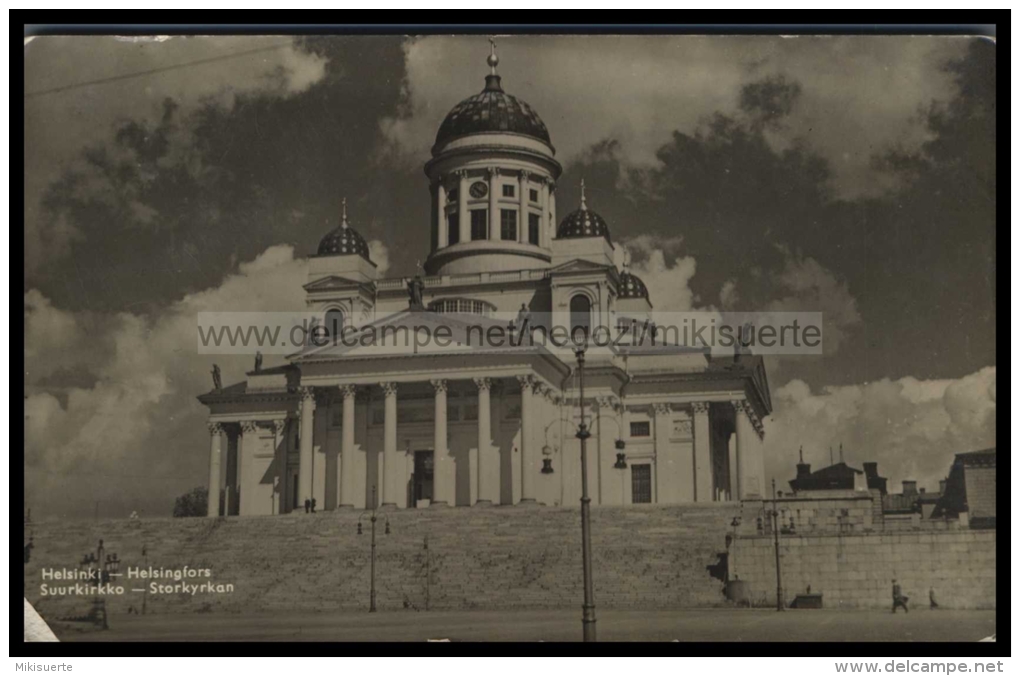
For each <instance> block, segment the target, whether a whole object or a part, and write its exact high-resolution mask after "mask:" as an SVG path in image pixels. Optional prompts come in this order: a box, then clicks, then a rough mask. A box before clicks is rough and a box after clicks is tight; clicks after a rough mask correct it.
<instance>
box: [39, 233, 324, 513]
mask: <svg viewBox="0 0 1020 676" xmlns="http://www.w3.org/2000/svg"><path fill="white" fill-rule="evenodd" d="M306 275H307V267H306V262H305V260H303V259H295V258H294V251H293V249H292V248H291V247H289V246H282V245H280V246H273V247H270V248H268V249H267V250H266V251H265V252H263V253H262V254H261V255H260V256H258V257H257V258H256V259H254V260H252V261H248V262H243V263H241V264H240V266H239V269H238V271H237V273H235V274H232V275H229V276H228V277H226V279H224V280H223V282H222V284H220V285H219V286H217V287H215V288H210V289H206V290H204V291H201V292H198V293H194V294H190V295H187V296H185V297H183V298H181V299H180V300H178V301H177V302H176V303H174V304H172V305H171V306H170V307H168V308H165V309H164V310H163V311H161V312H159V313H158V315H156V316H143V315H134V314H130V313H117V314H110V315H93V314H89V313H85V312H82V313H72V312H68V311H65V310H61V309H59V308H56V307H54V306H53V305H52V304H51V303H50V302H49V301H48V300H47V299H46V298H45V297H43V296H42V294H40V293H39V292H38V291H36V290H34V289H30V290H29V291H28V292H26V294H25V321H26V345H27V346H28V347H27V349H26V354H25V361H26V371H27V372H28V373H29V374H40V375H41V374H43V373H52V372H53V371H54V369H55V368H56V366H55V365H54V364H51V363H49V362H51V361H53V360H56V361H57V362H59V365H60V366H61V367H63V368H71V367H73V366H75V365H81V366H84V367H86V368H87V369H88V370H89V371H90V372H91V373H92V374H93V375H94V378H95V382H94V384H92V386H90V387H85V386H69V387H65V388H63V391H62V392H61V393H60V394H62V395H63V397H64V398H65V400H66V403H62V402H61V399H60V397H58V396H57V393H55V392H54V391H53V389H52V388H51V387H49V386H41V385H38V384H37V385H35V386H34V387H30V388H29V389H28V396H27V398H26V400H25V415H26V417H25V456H26V457H25V468H26V491H27V495H28V499H29V502H30V504H33V505H35V506H36V510H35V511H36V512H37V513H45V512H50V513H53V511H54V510H60V513H64V514H74V513H77V512H79V511H80V510H81V509H82V508H83V507H84V506H85V505H91V504H92V501H94V500H100V501H103V502H104V503H105V504H106V505H108V506H109V507H108V508H109V509H114V508H115V507H114V505H117V506H119V507H120V508H121V509H134V508H145V509H147V510H151V511H150V513H163V512H165V511H166V509H169V507H168V504H171V503H168V500H172V496H173V495H176V494H177V493H178V492H182V491H184V490H187V489H188V488H190V487H192V486H193V485H197V484H201V483H202V482H203V479H204V470H203V465H204V464H205V462H206V459H207V457H206V453H207V452H206V451H204V450H203V448H204V445H205V444H206V443H207V441H208V436H207V435H206V434H205V431H204V418H205V415H206V412H205V411H204V409H203V407H202V406H201V405H200V404H199V403H198V402H197V401H195V396H196V395H197V394H198V393H200V392H204V391H207V390H209V389H210V387H211V381H210V377H209V370H210V369H211V366H212V362H213V360H214V359H215V361H217V362H218V363H219V365H220V367H221V368H222V370H223V373H224V379H225V381H226V382H227V383H230V382H234V381H237V380H240V379H242V378H243V373H244V371H245V370H247V369H249V368H250V367H251V363H250V362H251V357H250V356H224V355H217V356H216V357H215V358H213V357H210V356H208V355H199V354H198V353H197V348H196V341H195V327H196V325H197V324H196V321H197V315H198V313H199V312H209V311H259V310H265V311H290V310H294V309H295V308H302V307H303V306H304V291H303V289H302V288H301V287H302V284H303V283H304V282H305V281H306ZM175 491H176V492H175ZM47 496H48V497H47ZM118 501H119V502H118Z"/></svg>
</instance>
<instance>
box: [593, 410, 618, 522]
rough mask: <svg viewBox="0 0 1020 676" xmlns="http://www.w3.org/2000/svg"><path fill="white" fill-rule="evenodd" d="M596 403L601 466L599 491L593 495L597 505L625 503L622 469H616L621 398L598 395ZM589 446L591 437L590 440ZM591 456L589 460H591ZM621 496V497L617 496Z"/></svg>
mask: <svg viewBox="0 0 1020 676" xmlns="http://www.w3.org/2000/svg"><path fill="white" fill-rule="evenodd" d="M595 404H596V406H597V409H596V410H597V411H598V418H597V422H598V427H597V428H595V431H596V432H598V436H596V437H592V439H595V449H596V450H597V456H596V460H597V462H596V465H598V468H599V482H598V491H597V493H596V494H595V495H593V496H591V497H592V498H593V499H595V504H596V505H618V504H623V484H622V483H620V480H619V476H617V475H618V474H620V470H618V469H616V468H615V467H614V465H615V464H616V453H617V451H616V440H617V439H619V438H621V437H622V433H621V431H620V418H619V416H618V415H617V412H618V411H619V408H620V403H619V400H618V399H616V398H615V397H614V396H601V395H600V396H596V397H595ZM588 443H589V446H590V444H591V439H589V440H588ZM590 457H591V456H589V460H590ZM617 496H619V498H617Z"/></svg>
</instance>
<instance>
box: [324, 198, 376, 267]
mask: <svg viewBox="0 0 1020 676" xmlns="http://www.w3.org/2000/svg"><path fill="white" fill-rule="evenodd" d="M317 255H319V256H349V255H358V256H361V257H362V258H364V259H365V260H366V261H368V262H369V263H371V262H372V259H371V258H370V257H369V253H368V242H366V241H365V238H364V237H362V236H361V233H359V232H358V231H357V230H355V229H354V228H352V227H351V226H350V224H349V223H348V222H347V199H346V198H344V202H343V215H342V216H341V218H340V225H338V226H337V227H336V228H334V229H333V230H331V231H329V232H328V233H326V236H325V237H323V238H322V239H321V240H320V241H319V251H318V254H317Z"/></svg>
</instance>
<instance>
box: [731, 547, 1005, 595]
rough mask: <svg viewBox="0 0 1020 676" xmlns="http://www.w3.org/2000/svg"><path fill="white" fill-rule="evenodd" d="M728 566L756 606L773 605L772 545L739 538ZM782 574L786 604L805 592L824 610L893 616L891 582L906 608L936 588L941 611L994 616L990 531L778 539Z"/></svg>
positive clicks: (993, 562)
mask: <svg viewBox="0 0 1020 676" xmlns="http://www.w3.org/2000/svg"><path fill="white" fill-rule="evenodd" d="M729 565H730V575H731V577H732V576H734V575H736V576H737V577H739V579H741V580H743V581H745V582H746V583H747V584H748V585H749V586H750V594H751V597H752V599H753V600H754V602H755V603H756V604H759V605H768V606H774V605H775V599H776V562H775V548H774V541H773V538H772V537H765V536H752V537H737V538H736V539H735V540H734V541H733V543H732V544H731V547H730V556H729ZM780 566H781V574H782V583H783V590H784V594H783V596H784V598H785V601H786V602H787V603H789V602H791V601H792V600H793V598H794V597H795V596H796V594H798V593H804V592H805V591H806V590H807V587H808V586H809V585H810V587H811V592H812V593H820V594H822V595H823V603H824V605H825V607H827V608H891V607H892V580H893V579H894V578H895V579H897V580H898V581H899V583H900V585H901V586H902V588H903V593H904V594H905V595H907V596H908V597H910V599H911V603H912V604H916V605H921V606H925V607H926V606H927V605H928V590H929V589H930V588H934V590H935V595H936V599H937V601H938V603H939V605H940V606H941V607H943V608H995V531H994V530H992V531H971V530H963V529H960V530H948V531H945V530H943V531H920V532H903V533H890V532H873V533H862V534H854V535H842V534H829V535H818V534H813V535H782V536H781V538H780Z"/></svg>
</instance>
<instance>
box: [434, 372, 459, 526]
mask: <svg viewBox="0 0 1020 676" xmlns="http://www.w3.org/2000/svg"><path fill="white" fill-rule="evenodd" d="M432 387H433V388H434V389H435V391H436V395H435V406H436V420H435V424H434V425H433V433H434V434H433V441H432V460H433V465H432V467H433V470H432V481H433V486H432V497H433V500H432V504H433V505H437V506H448V505H453V504H455V502H456V500H455V497H454V492H455V485H454V483H453V482H452V481H451V477H450V475H451V474H452V473H453V472H452V470H453V468H452V467H451V464H452V463H451V462H450V452H449V449H448V447H447V444H448V438H447V435H446V381H445V380H442V379H438V380H433V381H432Z"/></svg>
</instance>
